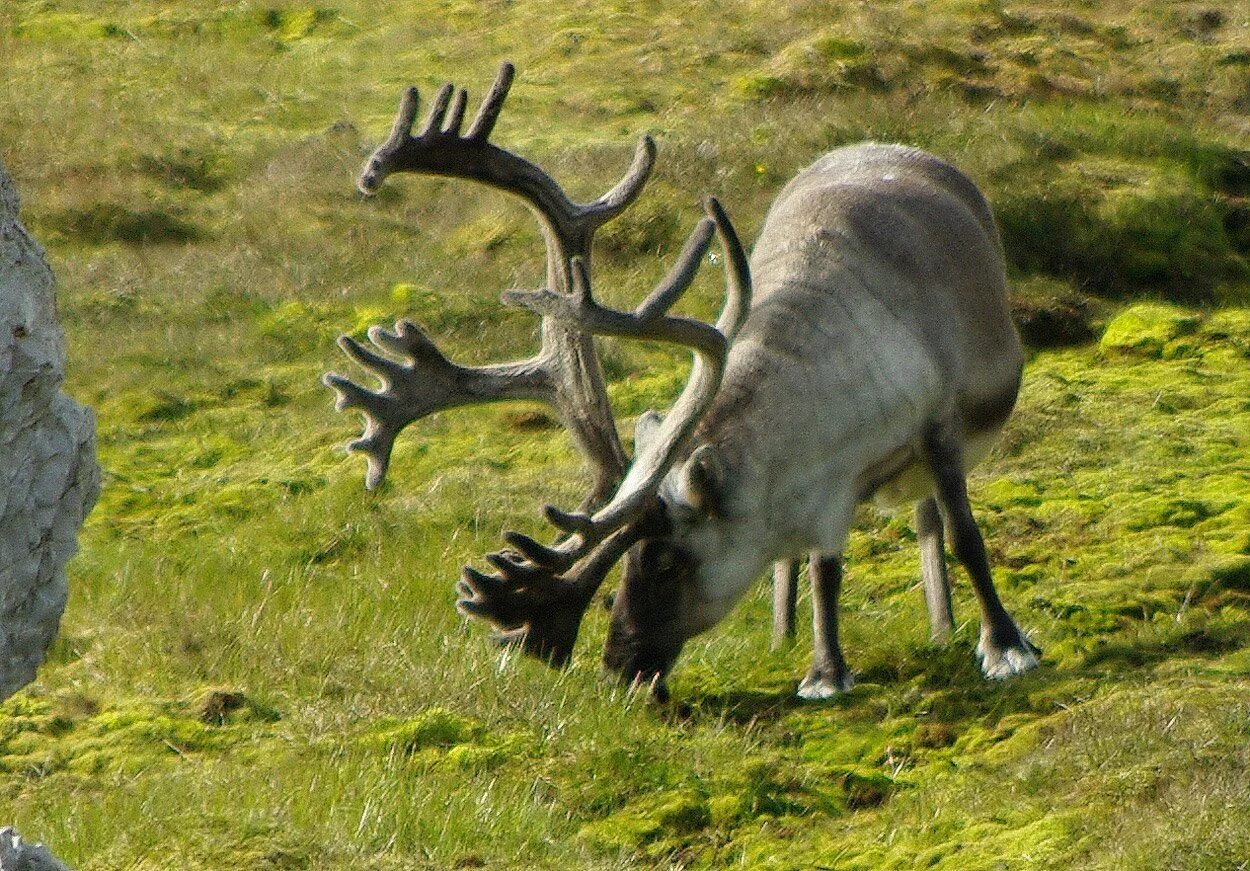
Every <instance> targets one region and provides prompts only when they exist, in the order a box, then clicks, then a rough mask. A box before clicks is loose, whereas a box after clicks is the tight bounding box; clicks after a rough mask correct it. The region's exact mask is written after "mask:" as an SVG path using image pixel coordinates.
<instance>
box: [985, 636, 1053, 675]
mask: <svg viewBox="0 0 1250 871" xmlns="http://www.w3.org/2000/svg"><path fill="white" fill-rule="evenodd" d="M1038 653H1039V651H1038V649H1037V648H1036V647H1034V646H1033V645H1032V644H1030V643H1029V642H1028V639H1026V638H1025V637H1024V636H1023V635H1021V636H1020V643H1019V644H1013V645H1011V646H1010V647H999V646H998V645H996V644H992V643H989V642H987V641H986V639H984V638H982V639H981V643H980V644H978V645H977V656H978V657H980V659H981V673H982V674H984V675H985V676H986V677H987V678H989V679H990V680H1005V679H1006V678H1009V677H1011V676H1012V675H1016V674H1024V672H1026V671H1031V670H1032V669H1035V668H1037V666H1038V665H1039V664H1040V661H1039V660H1038V658H1037V655H1038Z"/></svg>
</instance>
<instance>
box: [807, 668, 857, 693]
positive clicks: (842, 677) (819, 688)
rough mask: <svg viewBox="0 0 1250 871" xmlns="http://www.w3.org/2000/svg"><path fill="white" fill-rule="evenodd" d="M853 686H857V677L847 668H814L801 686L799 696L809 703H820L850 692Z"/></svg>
mask: <svg viewBox="0 0 1250 871" xmlns="http://www.w3.org/2000/svg"><path fill="white" fill-rule="evenodd" d="M853 686H855V677H854V675H852V674H851V672H850V671H849V670H848V669H847V668H846V667H845V666H844V667H842V668H815V667H813V668H812V670H811V671H809V672H808V673H807V677H805V678H803V681H802V682H801V683H800V684H799V691H798V694H797V695H798V697H799V698H800V699H803V700H805V701H808V702H819V701H822V700H824V699H831V698H833V697H834V696H836V695H839V694H840V693H845V692H848V691H849V690H850V689H851V687H853Z"/></svg>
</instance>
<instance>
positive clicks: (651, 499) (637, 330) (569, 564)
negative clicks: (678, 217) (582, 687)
mask: <svg viewBox="0 0 1250 871" xmlns="http://www.w3.org/2000/svg"><path fill="white" fill-rule="evenodd" d="M707 209H708V214H709V216H710V217H709V218H708V219H705V220H704V221H702V222H700V224H699V226H698V227H697V228H696V230H695V232H694V233H693V234H692V235H691V237H690V240H689V241H688V242H687V243H686V247H685V249H684V250H683V251H682V254H681V257H680V258H679V259H678V262H677V264H676V266H674V268H673V270H672V271H671V272H670V273H669V276H668V277H667V278H666V279H665V280H664V281H663V282H662V283H661V284H660V286H659V287H657V288H656V290H655V291H653V292H652V293H651V294H650V295H649V296H648V297H647V299H646V300H644V301H643V303H642V304H641V305H639V306H638V308H636V309H635V310H634V311H632V312H621V311H616V310H613V309H607V308H604V307H602V306H600V305H599V304H598V303H597V302H595V300H594V298H593V296H592V295H591V292H590V285H589V282H588V279H587V276H586V274H585V266H584V264H583V263H582V262H581V261H580V260H578V261H574V264H573V266H574V268H573V275H574V282H575V287H576V289H577V293H576V295H575V296H562V295H558V294H554V293H551V292H550V291H546V290H543V291H533V292H522V291H511V292H509V293H508V294H506V295H505V299H506V300H507V301H508V302H510V303H512V304H515V305H522V306H524V307H526V308H529V309H531V310H534V311H536V312H538V313H540V314H543V315H544V316H547V317H552V318H560V319H561V320H565V321H568V322H570V323H574V324H576V325H577V326H578V327H580V328H581V329H583V330H585V331H587V332H588V333H596V334H601V335H615V336H629V337H634V338H643V339H653V340H656V341H666V342H675V343H677V344H681V345H686V346H689V347H692V348H694V349H695V352H696V354H697V356H696V358H695V363H694V368H693V369H692V371H691V374H690V380H689V382H687V384H686V387H685V389H684V390H683V391H682V393H681V396H680V397H678V399H677V402H676V403H675V405H674V407H673V410H672V411H671V412H670V413H669V414H668V416H667V417H666V418H665V419H664V422H663V423H662V424H660V426H659V431H658V433H656V434H655V436H654V437H653V438H652V439H651V441H650V444H649V445H648V448H647V450H646V451H645V452H644V453H642V454H641V455H639V456H638V457H635V459H634V463H633V466H632V467H631V468H630V471H629V474H628V475H627V476H626V478H625V480H624V481H623V482H622V484H621V486H620V488H619V489H618V490H617V492H616V494H615V495H614V496H613V497H612V500H611V501H610V502H609V503H608V504H607V505H605V506H604V507H603V508H601V509H600V510H598V511H596V512H595V513H594V514H586V513H567V512H564V511H560V510H559V509H557V508H554V507H552V506H550V505H548V506H546V508H545V509H544V513H545V514H546V517H547V519H548V521H550V522H551V523H552V525H554V526H556V527H557V528H559V529H560V530H562V531H563V532H565V533H567V534H568V537H567V538H566V539H565V540H564V541H563V542H561V543H560V544H559V545H556V546H555V547H547V546H545V545H542V544H540V543H539V542H537V541H535V540H534V539H533V538H530V537H529V536H527V535H522V534H521V533H518V532H508V533H505V539H506V540H507V541H508V543H509V544H510V545H511V546H512V548H514V550H510V551H503V552H500V553H495V554H491V555H489V556H488V557H487V559H488V560H490V562H491V563H492V564H493V565H494V566H495V568H496V569H497V570H498V571H497V573H496V574H493V575H487V574H484V573H482V572H479V571H477V570H476V569H473V568H471V567H465V570H464V575H463V577H462V580H461V582H460V584H459V587H458V590H459V593H460V600H459V601H458V602H457V603H456V607H457V608H458V609H459V610H460V612H461V613H462V614H466V615H469V616H473V617H480V618H482V619H484V620H487V621H488V622H490V623H491V624H493V625H494V626H495V627H496V628H497V629H499V630H502V632H501V635H500V638H501V640H503V641H505V642H508V643H519V644H521V646H522V649H523V650H525V652H527V653H530V654H532V655H534V656H537V657H539V658H541V659H544V660H546V661H548V662H550V663H551V664H553V665H557V666H559V665H563V664H564V663H565V662H567V661H568V658H569V657H570V656H571V655H572V650H573V644H574V642H575V641H576V639H577V632H578V629H579V627H580V625H581V619H582V615H583V614H584V613H585V611H586V608H587V606H588V605H589V604H590V601H591V599H592V598H593V597H594V594H595V591H596V590H597V589H598V588H599V586H600V585H601V584H602V583H603V580H604V578H605V577H606V576H607V573H608V572H609V571H610V570H611V568H612V566H613V565H615V564H616V562H617V561H618V560H620V558H621V557H622V556H623V555H624V554H625V552H626V551H628V550H629V548H630V547H632V546H633V545H634V544H635V543H636V542H638V541H639V540H641V539H642V538H644V537H646V535H647V534H648V531H649V528H650V527H651V526H652V525H653V523H652V522H649V521H653V520H655V517H654V515H655V512H656V505H657V503H656V496H655V494H656V491H657V489H658V488H659V485H660V482H661V480H662V479H663V477H664V475H665V474H666V473H667V472H668V470H669V469H670V468H671V467H672V465H673V463H674V462H675V460H676V458H677V456H678V454H679V452H680V450H681V448H682V446H683V445H684V444H685V442H686V440H687V439H688V438H689V436H690V434H691V432H692V431H693V430H694V427H695V425H696V424H697V423H698V421H699V418H700V417H701V416H702V415H703V412H704V411H706V410H707V407H708V406H709V405H710V403H711V401H712V398H713V397H714V396H715V394H716V391H717V389H718V388H719V386H720V380H721V374H722V372H723V371H724V363H725V355H726V353H727V351H728V347H729V343H730V342H731V341H732V340H733V337H734V335H735V334H736V333H737V331H738V327H739V326H740V325H741V323H742V319H743V318H744V317H745V315H746V311H747V309H748V308H749V307H750V296H751V288H750V277H749V272H748V269H747V262H746V255H745V253H744V252H743V250H742V245H741V243H740V242H739V241H738V237H737V234H736V233H735V232H734V229H733V225H732V224H730V222H729V219H728V217H727V216H726V215H725V213H724V210H722V209H721V207H720V204H719V203H717V202H716V200H714V199H709V200H708V202H707ZM713 230H715V231H716V232H717V233H718V234H719V236H720V240H721V247H722V248H723V249H724V252H725V259H726V275H727V295H726V296H727V299H726V302H725V308H724V310H723V311H722V313H721V317H720V319H719V320H718V321H717V326H716V327H712V326H710V325H708V324H704V323H702V322H699V321H694V320H690V319H688V318H683V317H678V316H674V315H670V314H668V310H669V308H671V307H672V305H673V303H675V302H676V301H677V299H678V298H679V297H680V296H681V294H682V293H683V292H684V291H685V290H686V288H688V287H689V286H690V282H691V281H692V280H693V278H694V274H695V272H696V270H697V269H698V264H699V262H700V260H701V259H702V258H703V255H704V254H705V253H706V251H707V247H708V245H709V243H710V242H711V237H712V232H713Z"/></svg>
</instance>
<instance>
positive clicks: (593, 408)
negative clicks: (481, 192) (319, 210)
mask: <svg viewBox="0 0 1250 871" xmlns="http://www.w3.org/2000/svg"><path fill="white" fill-rule="evenodd" d="M513 75H514V69H513V67H512V64H510V63H504V64H503V65H502V66H501V67H500V69H499V75H498V76H497V77H496V79H495V83H494V85H493V86H492V87H491V89H490V91H489V92H488V93H487V95H486V97H485V99H483V100H482V104H481V106H480V108H479V109H478V111H477V115H476V116H475V117H474V119H473V121H472V122H471V123H470V125H469V129H468V132H467V133H462V132H461V129H462V127H463V126H464V116H465V109H466V106H467V103H468V97H467V95H466V93H465V91H463V90H456V89H455V88H454V87H453V86H452V85H451V84H446V85H444V86H443V87H442V88H441V89H439V91H438V94H437V95H436V96H435V99H434V103H433V105H432V106H431V108H430V112H429V115H428V117H427V118H426V121H425V123H424V125H423V126H422V128H421V130H420V131H419V132H418V133H417V134H416V135H415V136H414V135H413V133H412V127H413V123H414V121H415V120H416V117H417V110H418V107H419V99H418V95H417V91H416V89H415V88H409V89H408V90H407V91H406V92H405V93H404V96H403V99H402V100H401V102H400V106H399V112H398V114H397V115H396V118H395V123H394V125H393V127H392V129H391V133H390V136H389V137H388V138H387V140H386V142H384V143H383V144H382V145H381V146H380V147H379V148H378V149H377V150H376V151H375V152H374V153H373V155H372V156H371V157H370V158H369V160H368V162H367V163H366V164H365V168H364V170H363V171H362V173H361V175H360V179H359V183H358V184H359V187H360V189H361V191H363V192H365V193H373V192H374V191H376V190H377V189H378V187H379V186H380V185H381V184H382V182H383V180H384V179H385V178H386V177H387V176H388V175H390V174H391V173H395V172H417V173H425V174H431V175H444V176H453V177H456V178H464V179H470V180H473V181H477V182H481V183H483V184H486V185H490V186H492V187H496V188H499V189H501V190H504V191H507V192H509V193H512V194H515V195H517V196H519V197H521V198H522V199H524V200H525V202H526V203H527V204H528V205H529V206H530V208H531V209H532V210H533V212H534V213H535V215H536V216H537V217H538V220H539V223H540V224H541V226H542V229H543V237H544V240H545V241H546V244H547V285H548V287H550V288H551V289H552V291H553V292H555V293H569V292H571V291H572V289H573V288H572V282H573V276H572V272H571V270H572V266H571V264H572V262H573V260H574V259H575V258H581V260H582V261H583V263H584V264H585V269H586V272H587V274H588V273H589V269H590V246H591V241H592V238H593V236H594V233H595V230H596V229H598V227H599V226H601V225H602V224H603V223H604V222H605V221H608V220H610V219H612V218H613V217H615V216H616V215H618V214H620V212H621V211H622V210H623V209H624V208H626V207H627V206H628V205H629V204H630V203H632V202H633V201H634V199H635V198H636V197H637V196H638V193H639V192H640V191H641V189H642V186H643V185H644V184H645V183H646V180H647V178H648V176H649V175H650V173H651V168H652V165H653V162H654V159H655V144H654V142H652V141H651V139H650V137H643V138H642V140H641V141H640V142H639V143H638V148H637V151H636V152H635V155H634V160H633V164H632V165H631V166H630V168H629V170H628V171H627V172H626V174H625V176H624V178H622V179H621V181H620V182H619V183H618V184H617V185H616V186H615V187H613V188H612V190H610V191H608V192H607V193H606V194H604V195H603V196H602V197H600V198H599V199H597V200H595V201H594V202H591V203H575V202H573V201H572V200H570V199H569V197H568V196H567V195H566V194H565V193H564V191H563V190H562V189H561V188H560V186H559V185H558V184H557V183H556V182H555V181H554V180H553V179H552V178H551V177H550V176H549V175H547V173H545V172H543V170H541V169H540V168H539V167H537V166H536V165H534V164H533V163H530V162H529V161H528V160H525V159H524V158H522V157H519V156H517V155H515V154H513V153H511V152H509V151H505V150H503V149H501V148H499V147H498V146H496V145H494V144H493V143H491V142H490V135H491V132H492V131H493V130H494V127H495V123H496V121H497V120H498V118H499V114H500V112H501V111H502V109H503V104H504V101H505V99H506V98H507V95H508V89H509V88H510V87H511V84H512V79H513ZM587 280H588V278H587ZM369 338H370V339H371V340H372V342H373V343H374V344H375V345H377V346H378V348H379V349H380V350H381V351H384V352H389V353H390V354H393V355H397V356H398V357H399V358H401V360H402V361H403V362H400V361H397V360H395V359H392V358H391V357H388V356H382V355H379V354H375V353H373V352H372V351H369V350H367V349H366V348H365V347H364V346H362V345H361V344H359V343H358V342H355V341H353V340H352V339H350V338H347V337H344V338H343V339H341V340H340V345H341V346H342V347H343V349H344V351H345V352H346V353H347V354H348V356H350V357H351V358H352V359H353V360H355V361H356V362H358V363H360V364H361V365H362V366H364V367H365V368H366V369H369V370H370V371H371V372H373V374H375V375H377V376H378V377H379V378H380V379H381V380H382V382H383V384H384V388H383V390H382V391H381V392H377V393H375V392H373V391H369V390H366V389H364V388H362V387H360V386H358V385H356V384H354V383H352V382H351V381H349V380H348V379H347V378H344V377H342V376H340V375H327V376H326V377H325V379H323V380H324V381H325V383H326V384H327V385H328V386H330V387H331V388H333V389H334V390H336V391H338V393H339V399H338V407H339V408H340V409H345V408H355V409H358V410H360V411H362V412H364V414H365V417H366V421H367V422H366V427H365V432H364V434H363V436H362V437H361V438H359V439H357V440H356V441H354V442H352V443H351V445H349V447H350V448H351V449H353V450H356V451H360V452H362V453H364V454H365V455H366V457H367V458H368V460H369V472H368V475H367V478H366V484H367V486H369V487H371V488H372V487H375V486H377V485H378V484H379V483H381V481H382V478H383V476H384V475H385V474H386V468H387V465H388V463H389V458H390V453H391V448H392V445H393V444H394V440H395V436H396V435H397V434H398V432H399V431H400V430H401V429H402V428H403V427H404V426H406V425H407V424H409V423H411V422H412V421H414V420H416V419H418V418H420V417H423V416H424V415H427V414H430V413H432V412H434V411H438V410H440V409H443V408H450V407H452V406H455V405H465V404H469V403H478V402H492V401H495V400H499V399H519V398H526V399H540V400H543V401H546V402H548V403H550V404H552V405H553V406H554V407H555V408H556V409H557V410H558V411H559V413H560V415H561V417H562V418H563V419H564V422H565V423H566V425H567V426H568V427H569V429H570V431H571V432H572V434H573V437H574V440H575V441H576V442H577V444H578V446H579V448H580V449H581V450H582V451H583V452H584V453H585V454H586V456H587V457H588V458H589V460H590V462H591V464H592V467H593V470H594V486H593V488H592V491H591V493H590V495H589V496H588V497H587V499H586V500H585V502H584V503H583V504H584V505H585V506H587V507H591V506H595V505H599V504H602V503H603V502H604V501H605V500H606V499H607V498H608V496H609V495H610V494H611V493H612V491H613V489H614V488H615V487H616V485H617V483H619V481H620V479H621V476H622V474H623V473H624V469H625V463H626V459H625V451H624V448H623V447H622V446H621V443H620V439H619V437H618V436H617V433H616V427H615V423H614V421H613V417H612V409H611V406H610V405H609V403H608V398H607V390H606V388H605V386H604V380H603V370H602V367H601V366H600V364H599V359H598V356H597V355H596V353H595V348H594V342H593V339H592V338H591V336H590V335H589V334H588V333H585V332H583V331H581V330H579V329H577V328H576V327H574V326H573V325H571V324H568V323H566V322H564V321H563V320H560V319H558V318H554V317H544V319H543V328H542V350H541V351H540V352H539V353H538V354H537V355H536V356H535V357H533V358H531V359H529V360H524V361H520V362H516V363H508V364H504V365H501V366H489V367H484V368H480V369H471V368H467V367H462V366H458V365H456V364H454V363H452V362H450V361H449V360H447V359H446V357H444V356H443V355H442V353H440V352H439V351H438V349H437V348H435V347H434V345H433V344H432V343H431V342H430V341H429V339H427V338H426V337H425V335H424V334H423V333H422V332H421V331H420V330H419V329H418V328H417V327H416V326H415V325H413V324H407V323H401V324H397V325H396V332H395V333H388V332H386V331H382V330H370V333H369Z"/></svg>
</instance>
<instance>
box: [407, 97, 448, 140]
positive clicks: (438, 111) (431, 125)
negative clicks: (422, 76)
mask: <svg viewBox="0 0 1250 871" xmlns="http://www.w3.org/2000/svg"><path fill="white" fill-rule="evenodd" d="M455 91H456V86H455V85H453V84H452V83H451V82H447V83H445V84H444V85H443V86H442V87H441V88H439V89H438V93H437V94H435V95H434V102H433V103H431V104H430V114H429V115H427V116H426V117H425V125H424V126H423V127H422V128H421V132H420V134H418V135H417V136H416V137H414V138H413V140H412V141H413V142H416V141H419V140H421V139H422V138H423V137H426V136H429V135H431V134H436V133H441V132H443V118H444V117H446V115H447V107H448V106H450V105H451V96H452V94H454V93H455Z"/></svg>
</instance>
